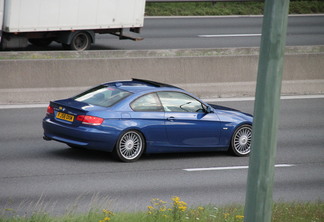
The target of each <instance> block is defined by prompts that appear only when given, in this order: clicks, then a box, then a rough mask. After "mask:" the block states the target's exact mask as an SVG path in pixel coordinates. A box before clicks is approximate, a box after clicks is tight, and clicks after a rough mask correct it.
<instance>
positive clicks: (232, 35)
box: [198, 34, 261, 38]
mask: <svg viewBox="0 0 324 222" xmlns="http://www.w3.org/2000/svg"><path fill="white" fill-rule="evenodd" d="M259 36H261V34H226V35H225V34H224V35H198V37H200V38H224V37H259Z"/></svg>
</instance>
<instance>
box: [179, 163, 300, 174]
mask: <svg viewBox="0 0 324 222" xmlns="http://www.w3.org/2000/svg"><path fill="white" fill-rule="evenodd" d="M293 166H295V165H294V164H277V165H275V167H276V168H282V167H293ZM248 168H249V166H230V167H208V168H188V169H183V170H184V171H188V172H195V171H216V170H242V169H248Z"/></svg>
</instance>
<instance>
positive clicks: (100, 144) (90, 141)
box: [43, 118, 119, 152]
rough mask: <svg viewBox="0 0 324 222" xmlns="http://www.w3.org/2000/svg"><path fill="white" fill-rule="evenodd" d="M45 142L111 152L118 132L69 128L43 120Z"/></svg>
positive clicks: (105, 128) (101, 129)
mask: <svg viewBox="0 0 324 222" xmlns="http://www.w3.org/2000/svg"><path fill="white" fill-rule="evenodd" d="M43 129H44V136H43V138H44V139H45V140H55V141H58V142H62V143H66V144H71V145H76V146H79V147H84V148H86V149H94V150H103V151H107V152H112V150H113V149H114V146H115V143H116V141H117V139H118V136H119V131H117V130H116V129H113V128H112V129H110V128H108V127H102V126H100V127H88V126H78V127H74V126H69V125H65V124H61V123H57V122H54V121H52V120H51V119H50V118H45V119H44V120H43Z"/></svg>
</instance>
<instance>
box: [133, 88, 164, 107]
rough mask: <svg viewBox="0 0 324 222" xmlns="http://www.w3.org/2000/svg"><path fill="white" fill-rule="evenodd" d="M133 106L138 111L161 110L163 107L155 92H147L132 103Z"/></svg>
mask: <svg viewBox="0 0 324 222" xmlns="http://www.w3.org/2000/svg"><path fill="white" fill-rule="evenodd" d="M130 106H131V108H132V109H133V110H134V111H138V112H161V111H163V108H162V106H161V103H160V100H159V98H158V96H157V95H156V94H155V93H151V94H147V95H144V96H141V97H139V98H137V99H136V100H135V101H133V102H132V103H131V105H130Z"/></svg>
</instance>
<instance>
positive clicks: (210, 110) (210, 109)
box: [206, 106, 214, 113]
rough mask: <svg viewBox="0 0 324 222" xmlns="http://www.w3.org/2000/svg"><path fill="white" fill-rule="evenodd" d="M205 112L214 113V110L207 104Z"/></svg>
mask: <svg viewBox="0 0 324 222" xmlns="http://www.w3.org/2000/svg"><path fill="white" fill-rule="evenodd" d="M206 112H207V113H214V110H213V108H211V107H210V106H207V108H206Z"/></svg>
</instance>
